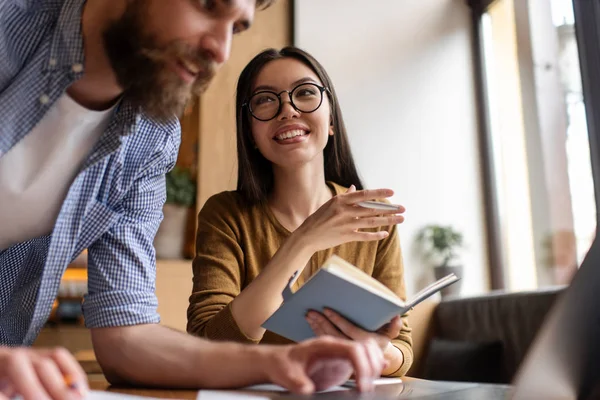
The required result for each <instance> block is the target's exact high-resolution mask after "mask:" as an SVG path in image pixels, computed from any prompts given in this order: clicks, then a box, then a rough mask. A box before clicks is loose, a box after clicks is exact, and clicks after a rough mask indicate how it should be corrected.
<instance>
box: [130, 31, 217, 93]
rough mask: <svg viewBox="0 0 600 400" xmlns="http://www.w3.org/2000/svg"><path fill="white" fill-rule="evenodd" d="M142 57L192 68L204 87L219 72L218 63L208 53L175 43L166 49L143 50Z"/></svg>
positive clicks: (198, 81)
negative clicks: (178, 63)
mask: <svg viewBox="0 0 600 400" xmlns="http://www.w3.org/2000/svg"><path fill="white" fill-rule="evenodd" d="M141 53H142V55H144V56H145V57H147V58H148V59H150V60H152V61H155V62H159V63H163V64H166V63H168V62H180V63H182V64H183V66H184V67H186V68H187V67H188V66H192V68H193V70H194V71H198V73H197V74H196V75H197V77H196V80H197V83H195V85H196V84H200V85H204V84H206V83H208V81H210V80H211V79H212V78H213V77H214V75H215V74H216V71H217V65H216V63H215V62H214V61H213V60H212V59H211V57H210V56H209V55H207V54H206V52H198V51H196V50H194V49H192V48H191V47H190V46H189V45H187V44H184V43H180V42H175V43H171V44H169V45H168V46H166V47H165V48H154V49H150V48H142V49H141Z"/></svg>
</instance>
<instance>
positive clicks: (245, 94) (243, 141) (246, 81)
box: [235, 47, 363, 203]
mask: <svg viewBox="0 0 600 400" xmlns="http://www.w3.org/2000/svg"><path fill="white" fill-rule="evenodd" d="M282 58H293V59H295V60H298V61H300V62H302V63H303V64H305V65H306V66H307V67H309V68H310V69H311V70H313V72H314V73H315V74H317V76H318V77H319V79H320V80H321V82H322V83H323V85H324V86H325V87H326V88H328V89H329V90H328V91H327V92H326V93H327V94H328V97H329V102H330V104H331V119H332V125H333V132H334V135H333V136H330V137H329V140H328V142H327V145H326V146H325V149H324V150H323V159H324V163H325V180H328V181H332V182H335V183H337V184H339V185H342V186H346V187H349V186H350V185H354V186H356V189H357V190H361V189H362V188H363V185H362V182H361V180H360V178H359V176H358V172H357V170H356V167H355V165H354V159H353V158H352V152H351V151H350V145H349V143H348V135H347V134H346V126H345V125H344V120H343V118H342V111H341V110H340V106H339V102H338V101H337V96H336V94H335V90H334V88H333V84H332V82H331V79H329V75H327V72H325V69H324V68H323V66H322V65H321V64H320V63H319V62H318V61H317V60H315V59H314V58H313V57H312V56H311V55H310V54H308V53H306V52H305V51H303V50H301V49H299V48H297V47H284V48H283V49H281V50H275V49H267V50H265V51H263V52H261V53H260V54H258V55H257V56H256V57H254V58H253V59H252V61H250V62H249V63H248V65H246V68H244V70H243V71H242V73H241V75H240V78H239V80H238V84H237V95H236V102H235V103H236V105H235V107H236V122H237V123H236V125H237V126H236V131H237V158H238V182H237V190H238V192H239V193H240V194H241V195H242V196H243V197H244V198H245V199H246V200H247V201H249V202H251V203H256V202H260V201H263V200H266V198H267V196H268V194H269V193H270V192H271V191H272V190H273V167H272V165H271V162H270V161H269V160H267V159H266V158H265V157H263V155H262V154H261V153H260V151H258V150H257V149H256V148H255V147H254V141H253V139H252V130H251V124H250V122H251V118H252V116H251V115H250V111H249V110H248V108H247V107H245V106H244V104H245V103H246V102H247V101H248V99H249V98H250V96H251V95H252V89H253V87H254V85H255V83H256V77H257V76H258V74H259V73H260V71H261V70H262V69H263V67H264V66H265V65H267V64H268V63H269V62H271V61H273V60H279V59H282Z"/></svg>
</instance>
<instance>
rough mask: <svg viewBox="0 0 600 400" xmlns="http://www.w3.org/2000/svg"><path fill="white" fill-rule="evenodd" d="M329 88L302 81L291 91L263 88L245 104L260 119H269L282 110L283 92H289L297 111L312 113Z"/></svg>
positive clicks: (291, 101)
mask: <svg viewBox="0 0 600 400" xmlns="http://www.w3.org/2000/svg"><path fill="white" fill-rule="evenodd" d="M327 90H328V89H327V88H326V87H323V86H319V85H317V84H316V83H302V84H300V85H298V86H296V87H295V88H293V89H292V90H291V91H287V90H282V91H281V92H279V93H275V92H273V91H270V90H261V91H260V92H256V93H254V94H253V95H252V96H251V97H250V99H248V101H247V102H246V103H244V106H247V107H248V110H249V111H250V114H251V115H252V116H253V117H254V118H256V119H257V120H259V121H269V120H272V119H273V118H275V117H276V116H277V115H279V113H280V112H281V107H282V106H283V101H282V100H281V94H282V93H287V94H288V95H289V97H290V103H291V105H292V107H294V109H295V110H296V111H299V112H303V113H311V112H314V111H316V110H317V109H318V108H319V107H321V104H322V103H323V92H325V91H327Z"/></svg>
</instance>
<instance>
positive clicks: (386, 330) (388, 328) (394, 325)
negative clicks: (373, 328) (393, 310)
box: [377, 315, 402, 339]
mask: <svg viewBox="0 0 600 400" xmlns="http://www.w3.org/2000/svg"><path fill="white" fill-rule="evenodd" d="M401 330H402V317H400V316H399V315H396V316H395V317H394V318H392V320H391V321H390V322H389V323H387V324H385V325H384V326H382V327H381V328H380V329H379V330H378V331H377V333H379V334H380V335H384V336H387V337H388V338H390V339H395V338H396V337H397V336H398V335H399V334H400V331H401Z"/></svg>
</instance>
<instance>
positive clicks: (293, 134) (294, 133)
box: [275, 130, 308, 140]
mask: <svg viewBox="0 0 600 400" xmlns="http://www.w3.org/2000/svg"><path fill="white" fill-rule="evenodd" d="M307 133H308V132H306V131H303V130H294V131H287V132H285V133H282V134H281V135H277V136H275V139H276V140H284V139H291V138H293V137H296V136H302V135H305V134H307Z"/></svg>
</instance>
